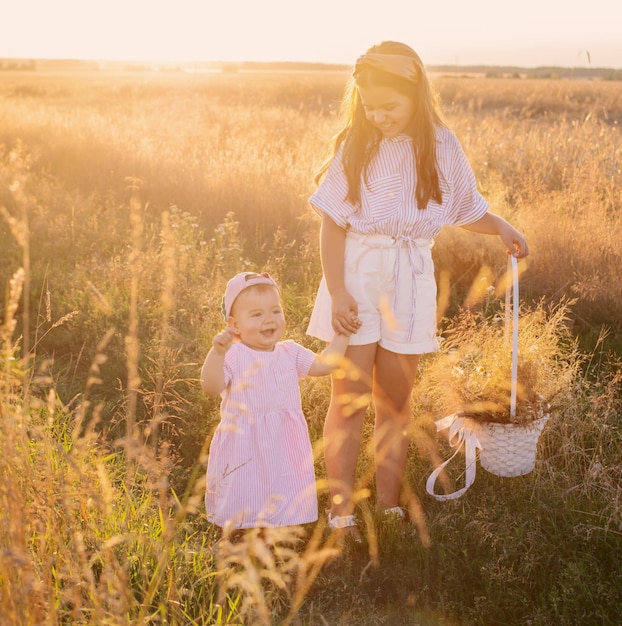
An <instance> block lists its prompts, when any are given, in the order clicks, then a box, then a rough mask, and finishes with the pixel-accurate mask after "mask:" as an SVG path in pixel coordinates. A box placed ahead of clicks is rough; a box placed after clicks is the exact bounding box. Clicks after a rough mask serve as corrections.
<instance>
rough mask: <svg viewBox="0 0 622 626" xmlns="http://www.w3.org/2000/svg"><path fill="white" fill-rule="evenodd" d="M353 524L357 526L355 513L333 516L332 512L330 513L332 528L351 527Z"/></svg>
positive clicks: (330, 525)
mask: <svg viewBox="0 0 622 626" xmlns="http://www.w3.org/2000/svg"><path fill="white" fill-rule="evenodd" d="M351 526H356V520H355V519H354V515H341V516H339V515H336V516H335V517H333V516H332V515H331V514H330V513H329V514H328V527H329V528H331V529H332V530H337V529H338V528H350V527H351Z"/></svg>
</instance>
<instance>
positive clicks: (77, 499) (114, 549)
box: [0, 73, 622, 624]
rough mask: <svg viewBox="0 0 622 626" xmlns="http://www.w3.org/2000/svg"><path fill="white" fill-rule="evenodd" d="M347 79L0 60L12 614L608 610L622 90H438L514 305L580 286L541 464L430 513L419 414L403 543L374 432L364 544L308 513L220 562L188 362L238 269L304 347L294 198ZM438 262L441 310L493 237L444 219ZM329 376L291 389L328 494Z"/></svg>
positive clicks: (4, 594) (486, 258)
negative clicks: (71, 70)
mask: <svg viewBox="0 0 622 626" xmlns="http://www.w3.org/2000/svg"><path fill="white" fill-rule="evenodd" d="M344 78H345V77H344V75H343V74H340V73H334V74H333V73H329V74H305V75H301V76H296V77H292V76H291V75H282V74H281V75H271V74H266V75H257V74H243V73H240V74H238V75H235V74H233V75H224V74H223V75H210V76H187V75H182V74H179V75H177V74H175V75H173V74H163V75H157V74H144V75H142V74H131V75H128V74H119V75H114V74H107V73H100V74H92V75H87V74H66V75H63V76H59V75H54V76H50V75H41V74H20V73H10V74H7V75H0V99H1V100H2V116H1V117H0V146H1V148H0V150H1V156H2V159H1V160H0V205H1V206H2V207H3V208H2V219H1V220H0V245H1V249H2V255H1V256H0V276H1V277H2V281H3V284H5V285H6V290H5V291H6V295H5V297H4V299H3V300H2V301H0V306H1V307H2V319H3V325H2V335H1V345H0V347H1V350H2V370H1V374H0V391H1V396H0V422H1V423H0V437H1V438H2V442H1V445H2V449H3V451H4V452H3V455H2V457H1V460H0V468H1V470H0V471H1V474H2V476H3V477H4V478H5V480H4V481H3V483H2V486H1V487H0V498H1V502H2V511H3V513H2V517H1V524H0V541H1V542H2V543H1V548H0V559H1V560H2V563H1V569H0V572H1V573H0V602H1V603H2V606H1V607H0V608H1V609H2V610H3V613H4V615H5V616H6V621H7V623H10V624H13V623H15V624H39V623H43V624H60V623H76V624H82V623H83V624H90V623H102V624H126V623H128V624H129V623H169V624H212V623H215V624H227V623H296V621H297V622H298V623H303V624H325V623H329V624H352V623H357V624H377V623H390V624H409V623H421V624H443V623H444V624H492V623H506V624H519V623H520V624H522V623H532V624H558V623H564V624H584V623H599V624H600V623H602V624H614V623H616V619H617V616H619V614H620V612H621V609H622V598H621V595H620V592H619V586H618V585H617V584H616V581H617V573H618V572H619V569H620V566H621V565H622V548H621V533H622V519H621V518H620V484H621V468H620V463H619V459H620V453H621V445H620V427H619V424H620V418H619V416H620V400H621V398H620V392H619V389H620V381H619V371H620V367H619V360H618V357H616V356H615V353H613V352H612V351H611V350H612V348H616V347H619V338H618V333H619V329H620V326H619V316H618V315H617V311H618V310H619V306H620V297H621V294H622V289H621V288H620V287H621V285H620V276H619V273H618V272H617V271H616V268H617V265H618V264H619V252H618V251H617V249H616V248H615V246H614V245H613V241H614V240H615V239H616V238H618V237H619V234H620V218H619V215H620V182H621V181H620V178H621V172H620V165H619V164H620V155H621V143H620V131H619V119H620V105H619V102H620V101H621V100H620V98H619V94H620V89H621V87H620V85H619V84H618V83H600V82H582V83H578V82H577V83H572V82H566V81H511V80H508V81H497V80H494V81H492V80H491V81H488V80H484V79H474V78H450V77H438V78H437V79H436V81H435V84H436V87H437V89H438V91H439V94H440V97H441V101H442V102H443V103H444V104H445V112H446V117H447V119H448V121H449V123H450V125H451V126H452V127H453V128H454V129H455V130H456V132H457V134H458V136H459V138H460V140H461V141H462V143H463V145H464V146H465V150H466V151H467V154H468V155H469V157H470V159H471V162H472V164H473V167H474V169H475V171H476V175H477V177H478V180H479V181H480V184H481V187H482V190H483V192H484V193H485V195H486V196H487V197H488V198H489V199H490V200H491V204H492V206H493V208H494V210H495V211H496V212H498V213H500V214H502V215H503V216H505V217H507V218H508V219H510V220H511V221H512V222H513V223H515V224H516V225H517V226H518V227H519V228H521V229H522V230H524V232H525V233H526V235H527V237H528V238H529V240H530V244H531V247H532V250H533V252H532V255H531V256H530V259H529V263H528V270H527V272H526V273H525V274H524V275H523V278H522V279H521V280H522V293H523V298H524V301H525V302H524V304H525V305H526V306H529V305H530V304H532V303H535V302H539V301H544V302H546V303H548V304H550V305H552V306H554V305H555V304H556V303H559V302H561V301H562V299H564V298H565V297H567V296H571V297H572V299H573V301H574V304H573V305H572V307H571V309H570V310H569V312H568V314H569V316H570V318H571V326H570V331H571V332H572V333H573V334H575V335H576V336H578V338H579V339H580V340H581V344H582V345H583V346H584V350H585V352H586V357H587V359H586V365H585V368H584V370H583V371H582V373H581V375H580V376H577V377H576V379H575V380H574V382H573V385H572V387H571V388H570V389H569V390H568V394H570V396H569V398H568V400H569V401H568V403H567V408H566V411H565V412H564V415H563V417H562V418H560V419H557V420H552V421H551V423H550V424H549V426H548V427H547V430H546V431H545V433H544V434H543V438H542V440H541V448H540V460H539V463H538V465H537V468H536V471H535V472H534V473H533V474H532V475H529V476H526V477H522V478H518V479H516V480H514V479H512V480H508V479H498V478H496V477H493V476H489V475H486V474H485V473H484V472H480V473H479V474H478V477H477V481H476V483H475V484H474V486H473V487H472V488H471V490H470V491H469V495H468V497H465V498H463V499H461V500H460V501H457V502H453V503H438V502H432V501H431V500H430V499H429V498H427V497H426V495H425V488H424V485H425V478H426V476H427V475H428V474H429V472H430V471H431V469H432V468H433V466H434V463H435V460H436V459H438V458H442V456H443V455H444V454H445V453H446V452H447V450H446V447H444V446H445V444H444V442H443V441H442V440H438V439H437V438H436V437H435V433H434V432H433V431H434V428H433V424H432V423H431V421H430V418H429V416H428V417H426V418H425V419H422V418H421V417H420V416H418V417H417V419H413V431H412V439H413V443H412V454H411V455H410V457H409V464H408V468H407V477H406V480H405V484H404V498H405V504H406V505H407V506H408V507H409V509H410V511H411V514H412V516H413V518H414V519H416V520H417V530H418V536H417V537H403V536H401V535H400V534H399V533H398V532H397V529H396V528H392V527H390V526H387V525H386V524H385V523H384V522H383V521H382V520H380V519H378V517H377V516H376V514H375V512H374V509H373V502H374V484H373V480H372V478H371V476H372V471H371V468H372V458H371V450H370V449H369V447H368V444H369V443H370V441H371V428H370V426H369V424H368V425H367V426H366V430H365V446H364V452H363V454H362V455H361V459H360V465H359V472H358V476H359V483H358V493H359V495H360V497H361V502H360V506H359V511H358V513H359V516H360V519H361V524H362V525H363V526H364V528H365V531H366V536H367V537H368V543H366V544H365V545H364V546H363V547H362V549H360V550H356V549H354V550H352V551H350V553H349V555H348V558H345V559H341V560H330V559H331V558H332V556H333V555H334V545H333V543H332V541H333V540H332V539H331V538H330V537H329V536H327V535H326V534H325V533H324V529H323V522H322V523H320V524H319V525H318V527H317V528H314V527H309V528H306V529H305V530H306V534H305V536H304V537H303V538H300V537H299V536H298V535H296V534H295V533H294V534H293V535H290V534H286V535H285V536H283V535H280V536H277V535H278V533H277V534H276V535H275V536H274V537H272V538H271V539H270V540H269V542H268V549H266V545H265V542H264V541H262V542H258V541H257V538H253V537H252V536H251V537H249V539H248V542H247V543H246V544H243V545H238V544H235V545H230V546H227V543H226V542H224V544H219V545H221V546H223V545H224V548H223V551H220V552H219V551H217V550H216V551H215V550H214V547H215V544H216V539H217V537H216V535H215V533H214V532H213V529H212V528H211V527H209V525H207V523H206V520H205V517H204V512H202V510H201V506H202V504H201V501H202V489H203V483H202V475H203V472H204V464H205V454H206V450H207V445H208V444H209V438H210V433H211V430H212V429H213V427H214V426H215V424H216V423H217V420H218V406H217V402H216V401H215V400H213V399H207V398H205V397H204V396H202V394H201V393H200V391H199V385H198V381H197V376H198V369H199V364H200V362H202V360H203V358H204V356H205V352H206V351H207V349H208V347H209V345H210V342H211V338H212V336H213V335H214V333H215V332H216V331H217V330H218V329H219V328H220V326H221V324H222V321H221V319H220V315H219V308H220V307H219V301H220V298H221V294H222V291H223V289H224V284H225V282H226V280H227V278H228V277H229V276H230V275H232V274H234V273H236V272H237V271H239V270H240V269H243V268H253V269H254V268H259V267H261V268H266V269H268V270H269V271H270V272H272V273H273V274H274V275H275V276H276V277H277V279H278V280H279V282H280V284H281V285H283V297H284V304H285V309H286V315H287V318H288V322H289V334H290V336H291V337H292V338H294V339H296V340H298V341H300V342H303V343H305V344H306V345H309V346H310V347H319V346H317V345H316V342H314V341H312V340H311V339H310V338H308V337H306V336H305V334H304V329H305V327H306V323H307V320H308V315H309V312H310V309H311V304H312V301H313V297H314V292H315V288H316V285H317V282H318V280H319V277H320V273H321V268H320V264H319V257H318V253H317V231H318V222H317V220H316V218H315V217H314V216H313V215H312V214H311V212H310V211H309V209H308V206H307V203H306V198H307V197H308V195H309V193H310V192H311V189H312V182H311V181H312V178H313V173H314V171H315V168H316V166H317V165H319V163H320V162H321V160H322V159H323V157H324V155H325V148H326V143H327V138H328V136H329V135H330V134H331V133H332V132H334V130H335V129H336V128H337V118H336V110H337V106H338V101H339V98H340V95H341V88H342V85H343V80H344ZM435 260H436V264H437V269H438V273H439V282H440V284H441V287H442V288H441V297H442V302H441V304H442V307H441V309H442V311H443V312H444V314H445V316H447V317H452V316H453V315H454V314H455V313H456V312H457V311H458V310H459V308H460V306H461V305H462V304H463V303H464V302H465V299H466V298H467V295H468V294H469V293H470V291H471V286H472V284H473V281H474V280H475V279H476V278H477V279H478V280H479V278H481V277H482V274H481V271H482V268H483V267H487V268H489V269H488V273H489V275H491V276H494V275H496V274H498V273H499V272H501V271H502V270H503V269H504V267H505V254H504V251H503V250H502V249H501V245H500V244H499V243H498V242H496V241H494V240H492V239H491V238H487V237H483V236H482V237H479V236H474V235H473V234H472V233H465V232H462V231H460V230H448V231H446V232H444V233H443V234H442V235H441V236H440V237H439V239H438V241H437V245H436V246H435ZM442 326H443V324H442V323H441V328H442ZM608 329H610V331H609V334H608ZM329 384H330V383H329V381H328V380H326V379H313V380H309V381H304V383H303V385H302V394H303V406H304V409H305V413H306V415H307V417H308V421H309V427H310V432H311V436H312V440H313V441H314V443H315V447H316V451H317V461H316V471H317V476H318V493H319V497H320V504H321V508H322V507H323V506H324V505H325V504H326V499H327V491H326V484H325V479H324V478H325V472H324V468H323V463H322V459H321V430H322V423H323V419H324V416H325V413H326V408H327V401H328V395H329V394H328V392H329ZM460 478H461V477H460V475H453V476H452V475H450V476H449V479H451V480H456V481H459V480H460ZM270 546H271V547H270ZM329 560H330V563H329V564H328V565H326V562H327V561H329ZM251 583H252V584H251Z"/></svg>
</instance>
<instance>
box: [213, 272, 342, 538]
mask: <svg viewBox="0 0 622 626" xmlns="http://www.w3.org/2000/svg"><path fill="white" fill-rule="evenodd" d="M223 313H224V316H225V319H226V320H227V327H226V328H225V330H223V331H222V332H220V333H218V334H217V335H216V337H215V338H214V340H213V346H212V348H211V350H210V351H209V353H208V355H207V357H206V359H205V362H204V364H203V368H202V370H201V384H202V387H203V390H204V391H205V393H207V394H208V395H219V394H220V395H221V396H222V403H221V409H220V412H221V420H220V423H219V424H218V426H217V428H216V431H215V433H214V436H213V438H212V441H211V444H210V449H209V457H208V463H207V489H206V495H205V508H206V511H207V516H208V519H209V520H210V521H212V522H213V523H214V524H216V525H217V526H219V527H220V528H222V529H224V531H225V533H226V534H229V533H231V532H232V531H234V530H235V529H244V528H252V527H267V526H290V525H297V524H305V523H307V522H313V521H315V520H317V495H316V487H315V474H314V465H313V454H312V450H311V442H310V440H309V432H308V429H307V423H306V421H305V418H304V415H303V413H302V406H301V401H300V388H299V384H298V379H299V378H302V377H304V376H324V375H327V374H329V373H331V372H332V371H333V370H334V369H335V368H336V367H337V366H338V365H339V363H340V361H341V359H342V357H343V355H344V352H345V350H346V346H347V345H348V337H347V335H345V334H335V333H333V335H335V337H334V340H333V341H332V343H330V344H329V345H328V346H327V347H326V349H325V350H324V351H323V352H322V354H321V355H316V354H315V353H314V352H312V351H311V350H308V349H307V348H304V347H303V346H301V345H299V344H297V343H295V342H294V341H291V340H286V341H282V339H283V335H284V334H285V318H284V315H283V309H282V307H281V300H280V293H279V289H278V287H277V285H276V283H275V282H274V280H273V279H272V278H271V277H270V276H269V275H268V274H255V273H252V272H243V273H241V274H237V275H236V276H234V277H233V278H232V279H231V280H230V281H229V282H228V283H227V288H226V290H225V296H224V298H223ZM331 339H332V337H331Z"/></svg>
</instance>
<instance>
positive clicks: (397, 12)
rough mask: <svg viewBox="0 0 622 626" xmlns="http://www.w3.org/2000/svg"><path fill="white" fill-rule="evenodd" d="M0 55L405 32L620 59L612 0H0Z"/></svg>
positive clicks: (156, 50) (333, 42)
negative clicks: (421, 0)
mask: <svg viewBox="0 0 622 626" xmlns="http://www.w3.org/2000/svg"><path fill="white" fill-rule="evenodd" d="M0 15H1V16H2V17H1V18H0V58H71V59H101V60H105V59H108V60H130V61H310V62H323V63H345V64H352V63H353V62H354V60H355V59H356V57H357V56H358V55H359V54H361V53H362V52H363V51H364V50H365V49H366V48H368V47H369V46H370V45H372V44H374V43H377V42H378V41H382V40H385V39H395V40H399V41H404V42H405V43H408V44H409V45H411V46H412V47H413V48H415V50H417V51H418V52H419V54H420V55H421V57H422V59H423V61H424V63H425V64H427V65H433V64H459V65H470V64H485V65H518V66H522V67H535V66H542V65H558V66H564V67H575V66H577V67H578V66H589V65H591V66H593V67H613V68H622V35H621V33H622V2H620V1H617V2H616V1H612V0H576V1H575V0H565V1H562V0H521V1H520V2H518V1H516V0H428V1H427V2H420V1H419V0H375V1H373V2H372V1H370V0H310V1H309V0H307V1H297V0H219V1H215V0H165V1H164V0H0Z"/></svg>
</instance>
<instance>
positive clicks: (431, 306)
mask: <svg viewBox="0 0 622 626" xmlns="http://www.w3.org/2000/svg"><path fill="white" fill-rule="evenodd" d="M433 244H434V241H433V240H432V239H414V240H413V239H403V240H396V239H395V238H393V237H390V236H388V235H362V234H360V233H352V232H350V231H349V232H348V233H347V236H346V247H345V286H346V289H347V290H348V292H349V293H350V294H351V295H352V297H353V298H354V299H355V300H356V301H357V303H358V309H359V311H358V313H359V319H360V320H361V322H362V326H361V328H359V330H358V332H357V333H356V334H354V335H351V336H350V345H351V346H362V345H367V344H371V343H378V344H379V345H380V346H382V347H383V348H385V349H386V350H389V351H391V352H396V353H398V354H424V353H426V352H436V351H437V350H438V341H437V336H436V280H435V277H434V262H433V261H432V246H433ZM307 334H309V335H311V336H312V337H317V338H318V339H322V340H323V341H326V342H328V341H331V340H332V338H333V336H334V334H335V331H334V330H333V327H332V304H331V297H330V294H329V293H328V289H327V287H326V281H325V280H324V278H322V281H321V283H320V287H319V289H318V293H317V297H316V300H315V305H314V307H313V312H312V313H311V319H310V320H309V327H308V328H307Z"/></svg>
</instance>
